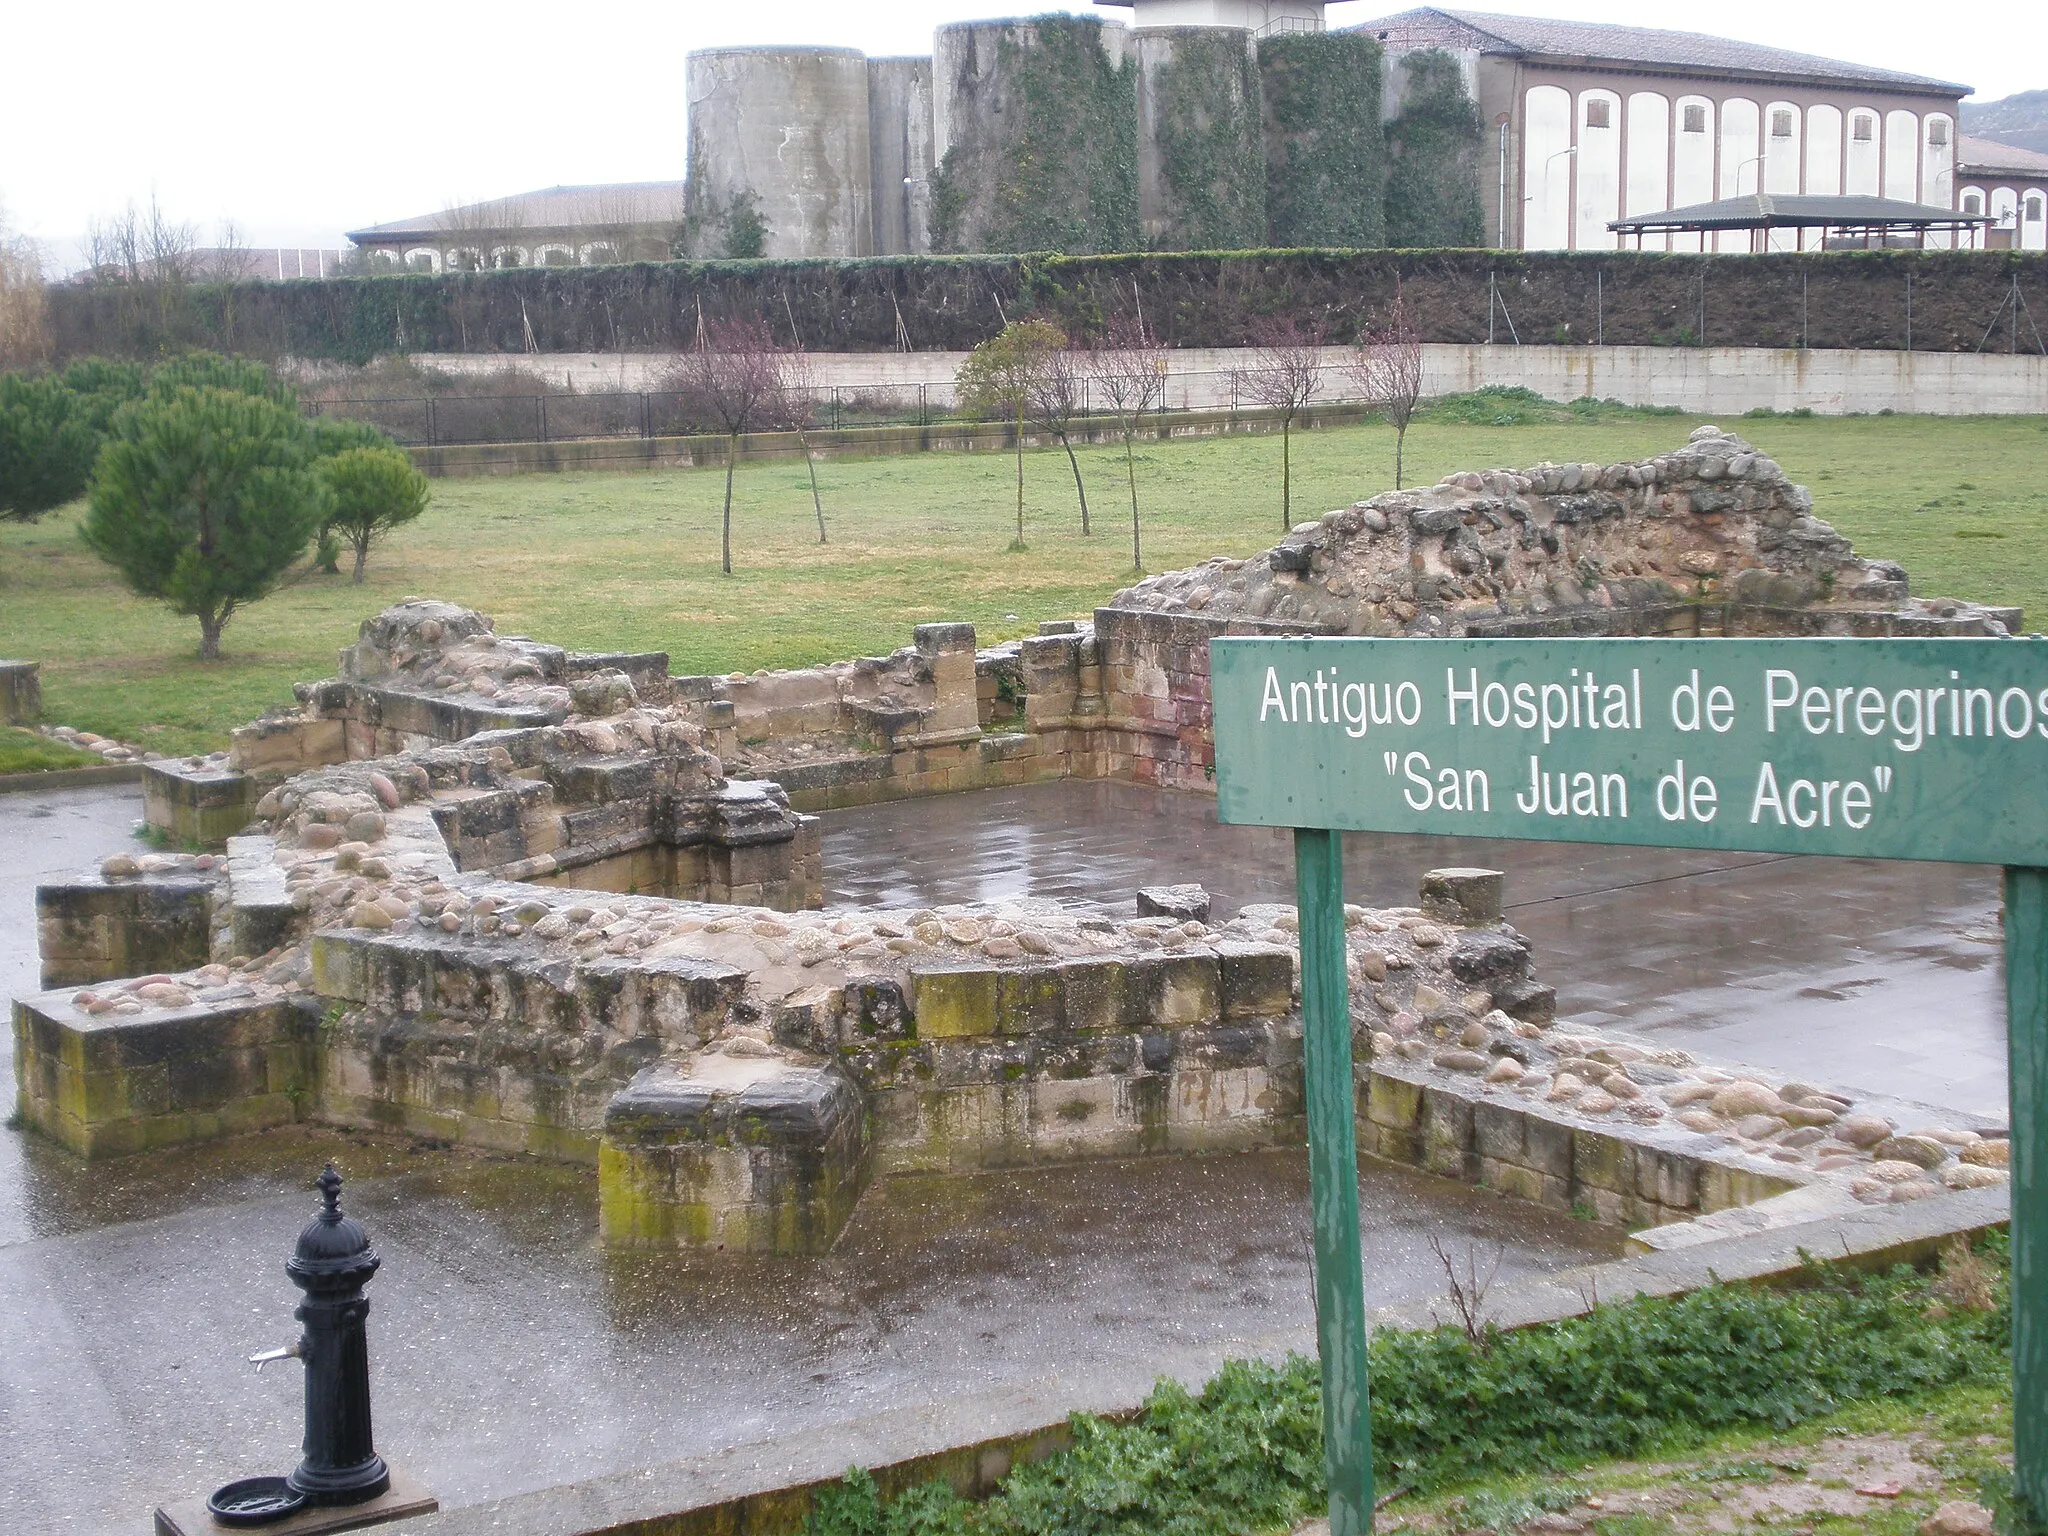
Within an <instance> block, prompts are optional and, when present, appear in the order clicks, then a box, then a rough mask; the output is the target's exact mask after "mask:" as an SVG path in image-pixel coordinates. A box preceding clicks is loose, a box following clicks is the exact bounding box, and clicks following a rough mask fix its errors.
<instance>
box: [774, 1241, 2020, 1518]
mask: <svg viewBox="0 0 2048 1536" xmlns="http://www.w3.org/2000/svg"><path fill="white" fill-rule="evenodd" d="M2005 1253H2006V1249H2005V1240H2004V1238H2003V1236H2002V1235H1998V1236H1994V1237H1993V1238H1991V1239H1988V1240H1987V1241H1986V1243H1985V1244H1984V1245H1983V1247H1982V1248H1981V1250H1980V1258H1981V1265H1980V1269H1979V1272H1977V1273H1975V1274H1973V1275H1972V1277H1971V1281H1970V1292H1971V1301H1970V1306H1969V1307H1967V1308H1962V1307H1958V1306H1956V1305H1955V1304H1954V1303H1953V1301H1952V1300H1950V1301H1949V1302H1948V1303H1946V1304H1944V1305H1940V1306H1937V1305H1934V1303H1936V1302H1939V1301H1942V1300H1943V1298H1944V1297H1950V1298H1952V1297H1953V1295H1954V1293H1955V1290H1956V1286H1957V1281H1956V1280H1955V1279H1954V1275H1955V1273H1956V1272H1957V1268H1958V1264H1957V1261H1956V1260H1954V1259H1953V1258H1952V1259H1951V1260H1950V1261H1949V1262H1948V1268H1947V1271H1946V1272H1945V1278H1944V1279H1942V1280H1937V1281H1932V1282H1930V1280H1929V1279H1928V1278H1927V1277H1925V1276H1922V1275H1918V1274H1915V1273H1914V1272H1912V1271H1911V1270H1908V1269H1904V1268H1901V1269H1898V1270H1895V1271H1893V1272H1892V1273H1891V1274H1889V1275H1884V1276H1876V1277H1852V1276H1846V1275H1844V1274H1842V1273H1839V1272H1837V1271H1834V1270H1832V1269H1830V1268H1828V1267H1827V1266H1824V1265H1819V1264H1815V1265H1812V1266H1810V1268H1809V1270H1808V1273H1807V1275H1806V1276H1805V1277H1804V1278H1805V1280H1806V1285H1805V1286H1804V1287H1803V1288H1801V1289H1798V1290H1790V1291H1777V1290H1764V1289H1755V1288H1751V1287H1748V1286H1740V1285H1726V1286H1724V1285H1716V1286H1710V1287H1708V1288H1707V1289H1705V1290H1701V1291H1695V1292H1693V1293H1692V1294H1690V1295H1686V1296H1681V1297H1676V1298H1671V1299H1645V1300H1636V1301H1630V1302H1627V1303H1625V1304H1622V1305H1619V1306H1605V1307H1596V1308H1594V1309H1593V1311H1592V1312H1590V1313H1588V1314H1587V1315H1585V1316H1583V1317H1576V1318H1569V1319H1566V1320H1564V1321H1562V1322H1558V1323H1552V1324H1548V1325H1544V1326H1541V1327H1535V1328H1526V1329H1520V1330H1516V1331H1514V1332H1509V1333H1495V1332H1491V1331H1487V1332H1485V1333H1483V1334H1482V1335H1481V1336H1480V1337H1477V1338H1474V1337H1473V1336H1471V1335H1470V1334H1468V1333H1467V1332H1466V1331H1465V1330H1463V1329H1460V1328H1440V1329H1437V1330H1435V1331H1434V1332H1429V1333H1395V1332H1383V1333H1378V1334H1375V1335H1374V1336H1373V1339H1372V1346H1371V1354H1372V1425H1373V1450H1374V1459H1375V1464H1376V1470H1377V1473H1378V1476H1379V1478H1380V1480H1381V1486H1382V1487H1384V1488H1388V1489H1391V1488H1393V1487H1396V1486H1400V1487H1405V1488H1408V1489H1411V1490H1414V1491H1418V1492H1420V1491H1428V1490H1431V1489H1434V1488H1438V1487H1442V1486H1446V1485H1449V1484H1454V1483H1458V1482H1463V1481H1469V1480H1473V1479H1476V1478H1479V1477H1482V1476H1484V1477H1490V1478H1497V1477H1510V1476H1514V1475H1517V1474H1521V1473H1530V1472H1539V1471H1554V1470H1557V1469H1560V1468H1563V1467H1567V1466H1572V1465H1577V1464H1582V1463H1584V1462H1586V1461H1589V1460H1593V1459H1598V1458H1607V1457H1624V1456H1637V1455H1641V1454H1645V1453H1649V1452H1652V1451H1654V1450H1656V1449H1657V1448H1659V1447H1660V1446H1661V1445H1665V1444H1669V1443H1671V1442H1673V1441H1675V1440H1677V1439H1679V1438H1680V1437H1682V1436H1685V1435H1688V1434H1691V1435H1698V1434H1705V1433H1713V1432H1716V1431H1720V1430H1724V1429H1731V1428H1735V1427H1737V1426H1743V1425H1754V1426H1768V1427H1772V1428H1780V1429H1782V1428H1786V1427H1789V1426H1791V1425H1793V1424H1796V1423H1799V1422H1801V1421H1803V1420H1810V1419H1814V1418H1818V1417H1821V1416H1823V1415H1826V1414H1829V1413H1832V1412H1834V1411H1836V1410H1837V1409H1838V1408H1839V1407H1841V1406H1842V1405H1843V1404H1845V1403H1849V1402H1852V1401H1856V1400H1859V1399H1864V1400H1868V1399H1876V1398H1888V1397H1911V1396H1914V1395H1917V1394H1921V1393H1924V1392H1929V1391H1933V1390H1936V1389H1939V1388H1943V1387H1948V1386H1954V1385H1959V1384H1966V1383H1967V1384H1973V1385H1993V1384H1997V1383H1999V1382H2002V1381H2003V1380H2004V1379H2005V1378H2006V1374H2007V1372H2008V1371H2009V1369H2010V1356H2011V1325H2010V1318H2009V1311H2008V1307H2007V1293H2008V1285H2009V1278H2010V1272H2009V1265H2008V1263H2007V1261H2006V1257H2005ZM1073 1433H1074V1444H1073V1446H1072V1447H1071V1448H1070V1449H1068V1450H1066V1451H1063V1452H1061V1453H1060V1454H1059V1455H1057V1456H1053V1457H1051V1458H1050V1459H1048V1460H1046V1461H1043V1462H1040V1463H1038V1464H1037V1465H1035V1466H1029V1467H1021V1468H1019V1469H1018V1470H1016V1471H1014V1472H1012V1473H1011V1474H1010V1476H1009V1477H1008V1478H1007V1479H1005V1481H1004V1483H1003V1485H1002V1488H1001V1489H1000V1491H999V1492H997V1493H996V1495H995V1496H994V1497H993V1498H991V1499H990V1500H989V1501H988V1502H987V1503H986V1504H984V1505H979V1506H976V1505H972V1504H968V1503H965V1502H963V1501H961V1500H959V1499H957V1498H955V1497H954V1496H953V1495H952V1493H951V1491H950V1489H947V1488H945V1487H944V1486H943V1485H936V1484H935V1485H931V1486H928V1487H925V1488H921V1489H915V1490H912V1491H911V1492H910V1493H906V1494H904V1495H903V1496H902V1497H900V1498H898V1499H896V1500H894V1501H893V1502H890V1503H887V1504H886V1505H885V1504H884V1503H883V1502H882V1500H881V1499H880V1496H879V1494H878V1492H877V1491H876V1488H875V1485H874V1482H873V1480H872V1479H871V1478H869V1477H868V1476H867V1474H866V1473H863V1472H858V1471H856V1472H853V1473H849V1475H848V1477H847V1479H846V1480H845V1481H844V1482H843V1483H842V1484H841V1485H839V1486H838V1487H837V1488H834V1489H831V1490H827V1491H826V1492H825V1493H824V1494H822V1495H821V1496H820V1497H819V1499H818V1501H817V1503H816V1505H815V1507H814V1509H813V1513H812V1516H811V1521H810V1528H809V1536H1237V1533H1239V1532H1243V1531H1248V1530H1268V1529H1284V1528H1285V1527H1287V1526H1288V1525H1290V1524H1294V1523H1298V1522H1299V1521H1300V1520H1301V1519H1302V1518H1303V1517H1304V1516H1306V1515H1307V1514H1309V1513H1311V1512H1312V1511H1313V1510H1314V1509H1315V1507H1316V1506H1317V1505H1319V1504H1320V1503H1321V1501H1322V1500H1323V1499H1324V1497H1325V1486H1324V1469H1323V1449H1322V1402H1321V1386H1320V1382H1319V1380H1318V1374H1317V1368H1316V1364H1315V1362H1314V1361H1312V1360H1304V1359H1301V1358H1300V1357H1293V1358H1290V1359H1289V1360H1287V1361H1286V1362H1284V1363H1282V1364H1279V1365H1268V1364H1262V1363H1255V1362H1254V1363H1247V1362H1243V1361H1237V1362H1232V1363H1229V1364H1226V1365H1225V1366H1224V1367H1223V1369H1222V1370H1220V1371H1219V1372H1217V1374H1216V1375H1215V1376H1214V1377H1213V1378H1211V1380H1210V1381H1209V1383H1208V1385H1207V1386H1205V1387H1204V1388H1203V1389H1202V1391H1201V1393H1200V1394H1199V1395H1197V1394H1193V1393H1190V1392H1189V1391H1188V1390H1187V1389H1186V1388H1185V1387H1183V1386H1181V1385H1179V1384H1178V1383H1176V1382H1162V1383H1161V1384H1160V1385H1159V1386H1158V1387H1157V1388H1155V1389H1154V1390H1153V1393H1152V1395H1151V1397H1149V1398H1148V1399H1147V1400H1146V1402H1145V1406H1144V1408H1143V1410H1142V1411H1141V1413H1140V1414H1139V1416H1138V1417H1137V1418H1136V1419H1135V1420H1134V1421H1132V1422H1130V1423H1125V1424H1117V1423H1110V1422H1106V1421H1104V1420H1102V1419H1097V1418H1093V1417H1091V1416H1089V1415H1086V1414H1077V1415H1075V1417H1074V1420H1073Z"/></svg>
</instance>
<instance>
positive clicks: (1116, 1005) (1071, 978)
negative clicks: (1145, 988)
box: [1060, 960, 1130, 1032]
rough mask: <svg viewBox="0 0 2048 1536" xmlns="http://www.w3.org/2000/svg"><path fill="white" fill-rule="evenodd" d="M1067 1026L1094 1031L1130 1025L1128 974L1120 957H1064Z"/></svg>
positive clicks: (1061, 964)
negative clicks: (1098, 958)
mask: <svg viewBox="0 0 2048 1536" xmlns="http://www.w3.org/2000/svg"><path fill="white" fill-rule="evenodd" d="M1060 974H1061V975H1062V976H1063V977H1064V978H1065V982H1066V989H1065V990H1066V1000H1067V1028H1068V1029H1070V1030H1077V1031H1088V1032H1097V1031H1103V1030H1118V1029H1126V1028H1129V1027H1130V1022H1129V1020H1130V1010H1129V1008H1128V1007H1127V1005H1126V1001H1125V995H1124V994H1125V989H1126V981H1127V977H1126V974H1125V966H1124V963H1123V962H1122V961H1121V960H1064V961H1062V962H1061V963H1060Z"/></svg>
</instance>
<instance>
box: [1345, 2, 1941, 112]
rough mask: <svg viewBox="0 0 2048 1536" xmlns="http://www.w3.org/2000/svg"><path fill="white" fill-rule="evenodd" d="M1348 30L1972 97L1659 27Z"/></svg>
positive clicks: (1498, 49) (1525, 53)
mask: <svg viewBox="0 0 2048 1536" xmlns="http://www.w3.org/2000/svg"><path fill="white" fill-rule="evenodd" d="M1348 30H1351V31H1357V32H1370V33H1374V34H1384V36H1385V38H1386V41H1388V42H1389V43H1393V44H1396V45H1398V46H1400V47H1404V48H1447V49H1453V50H1472V51H1476V52H1479V53H1505V54H1512V55H1516V56H1520V57H1528V58H1546V59H1571V60H1586V61H1589V62H1600V63H1612V64H1634V65H1637V66H1640V67H1645V68H1651V69H1665V70H1677V71H1701V72H1710V73H1713V74H1722V75H1743V76H1751V77H1758V78H1763V79H1798V80H1811V79H1820V80H1841V81H1852V82H1855V83H1857V84H1861V85H1873V86H1889V87H1891V88H1893V89H1895V90H1905V91H1911V92H1915V93H1919V92H1929V93H1933V94H1937V95H1944V96H1967V95H1968V94H1969V93H1970V87H1968V86H1966V85H1954V84H1951V83H1950V82H1948V81H1945V80H1933V79H1929V78H1928V77H1927V76H1925V75H1908V74H1901V73H1900V72H1898V71H1897V70H1890V69H1874V68H1872V67H1870V66H1869V65H1865V64H1848V63H1844V62H1843V61H1841V60H1840V59H1824V58H1820V57H1818V56H1816V55H1814V54H1810V53H1791V52H1788V51H1787V50H1785V49H1783V48H1766V47H1764V46H1763V45H1761V44H1759V43H1743V42H1736V41H1734V40H1733V39H1730V38H1725V37H1709V36H1707V35H1705V34H1704V33H1699V32H1665V31H1660V30H1658V29H1657V28H1654V27H1623V26H1615V25H1612V24H1609V23H1606V22H1592V21H1550V20H1546V19H1544V18H1542V17H1536V16H1501V15H1496V14H1494V13H1492V12H1489V11H1453V10H1444V9H1441V8H1439V7H1437V6H1433V5H1432V6H1424V7H1421V8H1420V9H1417V10H1412V11H1402V12H1401V13H1400V14H1399V15H1395V16H1389V17H1386V18H1384V19H1383V20H1380V21H1368V22H1364V23H1362V24H1360V25H1359V26H1357V27H1354V28H1350V29H1348Z"/></svg>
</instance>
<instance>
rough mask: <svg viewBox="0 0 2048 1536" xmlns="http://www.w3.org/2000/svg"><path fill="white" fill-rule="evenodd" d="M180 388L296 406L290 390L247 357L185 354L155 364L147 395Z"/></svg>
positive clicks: (264, 368)
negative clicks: (215, 391) (222, 391)
mask: <svg viewBox="0 0 2048 1536" xmlns="http://www.w3.org/2000/svg"><path fill="white" fill-rule="evenodd" d="M181 389H218V390H225V391H227V392H228V393H230V394H237V395H251V396H254V397H255V398H256V399H258V400H274V401H276V402H277V403H278V404H280V405H293V404H296V403H297V397H296V396H295V395H294V394H293V393H292V391H291V389H290V387H289V386H287V385H285V384H282V383H280V382H279V381H278V380H277V379H276V378H275V377H274V376H273V375H272V374H271V372H270V370H269V369H268V368H266V367H265V366H264V365H263V364H262V363H259V362H257V361H255V360H254V359H253V358H247V357H223V356H221V355H220V354H219V353H218V352H189V353H187V354H186V355H185V356H183V357H174V358H172V359H171V360H170V361H169V362H164V363H158V364H157V366H156V368H155V370H154V371H153V372H151V374H150V376H149V392H150V393H151V394H152V395H170V394H174V393H176V392H177V391H178V390H181Z"/></svg>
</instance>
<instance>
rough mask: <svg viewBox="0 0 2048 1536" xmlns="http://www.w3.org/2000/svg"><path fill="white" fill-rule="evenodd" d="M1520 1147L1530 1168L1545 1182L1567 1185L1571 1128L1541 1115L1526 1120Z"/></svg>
mask: <svg viewBox="0 0 2048 1536" xmlns="http://www.w3.org/2000/svg"><path fill="white" fill-rule="evenodd" d="M1522 1144H1523V1148H1524V1151H1525V1153H1526V1160H1527V1162H1528V1165H1529V1166H1530V1167H1531V1168H1534V1169H1535V1170H1536V1171H1537V1172H1538V1173H1540V1174H1542V1175H1543V1176H1544V1177H1545V1178H1550V1179H1563V1180H1567V1181H1569V1180H1570V1178H1571V1176H1572V1128H1571V1127H1570V1126H1568V1125H1562V1124H1560V1123H1559V1122H1557V1121H1555V1120H1546V1119H1544V1118H1543V1117H1542V1116H1541V1115H1528V1116H1525V1117H1524V1119H1523V1123H1522Z"/></svg>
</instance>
